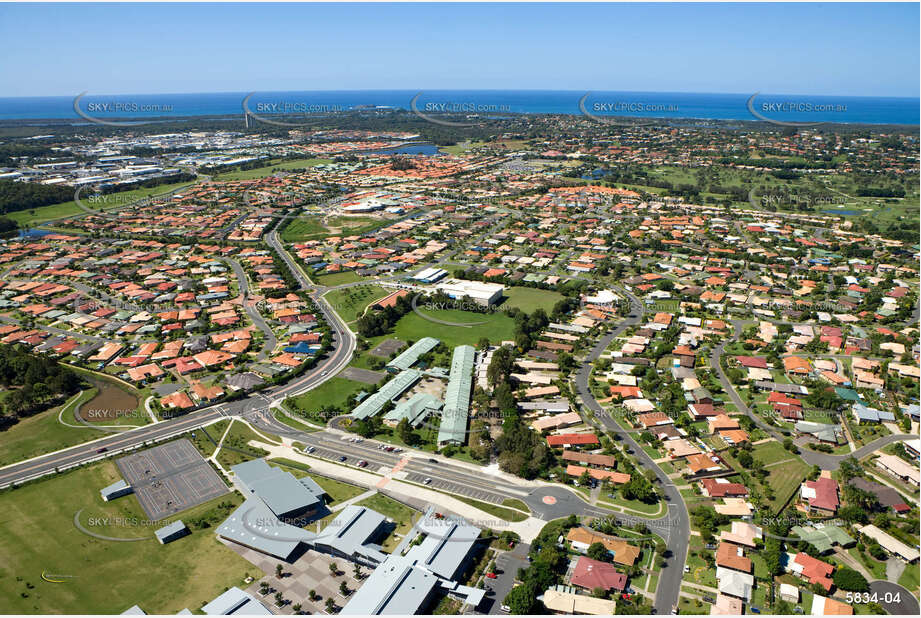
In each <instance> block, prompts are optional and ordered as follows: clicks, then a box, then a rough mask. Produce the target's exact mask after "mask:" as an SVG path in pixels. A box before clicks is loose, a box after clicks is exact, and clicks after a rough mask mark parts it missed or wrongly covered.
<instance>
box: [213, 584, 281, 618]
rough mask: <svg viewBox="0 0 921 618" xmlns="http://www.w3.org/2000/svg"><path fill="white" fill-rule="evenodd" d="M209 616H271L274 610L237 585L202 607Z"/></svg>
mask: <svg viewBox="0 0 921 618" xmlns="http://www.w3.org/2000/svg"><path fill="white" fill-rule="evenodd" d="M201 611H202V612H204V613H205V614H206V615H208V616H271V615H272V612H270V611H269V609H268V608H267V607H266V606H265V605H263V604H262V603H260V602H259V601H257V600H256V598H255V597H253V596H252V595H251V594H249V593H247V592H244V591H243V590H240V589H239V588H237V587H236V586H234V587H233V588H231V589H230V590H228V591H226V592H224V593H223V594H221V595H220V596H218V597H217V598H216V599H214V600H213V601H211V602H210V603H208V604H207V605H205V606H204V607H202V608H201Z"/></svg>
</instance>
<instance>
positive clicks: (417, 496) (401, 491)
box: [249, 440, 547, 543]
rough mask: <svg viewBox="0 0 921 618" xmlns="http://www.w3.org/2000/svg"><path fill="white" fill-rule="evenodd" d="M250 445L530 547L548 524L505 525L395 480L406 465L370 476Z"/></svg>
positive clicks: (448, 497) (535, 521) (458, 502)
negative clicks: (513, 536) (507, 532)
mask: <svg viewBox="0 0 921 618" xmlns="http://www.w3.org/2000/svg"><path fill="white" fill-rule="evenodd" d="M249 444H250V445H251V446H255V447H258V448H261V449H263V450H265V451H268V453H269V454H268V456H267V457H268V458H269V459H271V458H273V457H283V458H285V459H290V460H291V461H297V462H300V463H304V464H307V465H308V466H310V469H311V470H315V471H316V472H317V473H318V474H321V475H323V476H328V477H330V478H333V479H338V480H342V481H345V482H347V483H351V484H353V485H360V486H362V487H368V488H369V489H372V490H373V489H378V490H384V491H386V492H387V493H389V494H393V495H394V496H395V497H397V498H400V499H405V500H408V501H412V502H418V501H420V500H422V501H425V502H429V503H431V504H433V505H436V506H437V507H442V508H443V509H444V510H447V511H450V512H452V513H454V514H456V515H460V516H461V517H463V518H465V519H467V520H468V521H469V522H470V523H471V524H473V525H474V526H477V527H479V528H490V529H491V530H495V531H497V532H503V531H505V530H511V531H512V532H516V533H517V534H518V536H520V537H521V540H522V541H524V542H525V543H530V542H531V541H533V540H534V538H535V537H536V536H537V535H538V533H539V532H540V531H541V528H543V527H544V525H545V524H546V523H547V522H546V521H544V520H542V519H539V518H537V517H533V516H532V517H528V518H527V519H525V520H524V521H518V522H510V521H505V520H504V519H501V518H499V517H498V516H496V515H491V514H489V513H487V512H485V511H481V510H480V509H478V508H476V507H475V506H472V505H470V504H467V503H466V502H463V501H461V500H458V499H457V498H455V497H453V496H451V495H448V494H444V493H441V492H439V491H435V490H433V489H429V488H427V487H424V486H422V485H417V484H415V483H408V482H406V481H401V480H399V479H396V478H393V476H392V474H393V473H394V472H395V471H399V470H400V469H401V468H402V465H401V463H402V462H401V463H398V464H397V465H396V466H394V468H393V469H392V470H390V471H389V472H388V473H387V474H384V475H380V474H375V473H373V472H369V471H367V470H360V469H356V468H352V467H349V466H342V465H339V464H337V463H333V462H330V461H326V460H325V459H320V458H317V457H311V456H309V455H305V454H303V453H301V452H299V451H297V450H295V449H294V448H293V447H291V446H288V445H281V446H279V445H275V444H268V443H265V442H259V441H257V440H251V441H250V442H249Z"/></svg>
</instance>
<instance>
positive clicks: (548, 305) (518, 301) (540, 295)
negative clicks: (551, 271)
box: [502, 287, 563, 314]
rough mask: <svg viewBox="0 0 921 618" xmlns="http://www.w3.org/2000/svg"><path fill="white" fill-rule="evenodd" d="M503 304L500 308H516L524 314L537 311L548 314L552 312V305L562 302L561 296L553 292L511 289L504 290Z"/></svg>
mask: <svg viewBox="0 0 921 618" xmlns="http://www.w3.org/2000/svg"><path fill="white" fill-rule="evenodd" d="M505 296H506V299H505V302H503V303H502V308H503V309H505V308H507V307H518V308H519V309H521V310H522V311H524V312H525V313H533V312H534V311H535V310H537V309H543V310H544V311H546V312H547V313H548V314H549V313H550V312H551V311H552V310H553V305H555V304H556V303H557V302H558V301H560V300H563V295H562V294H560V293H559V292H554V291H553V290H541V289H539V288H526V287H512V288H508V289H507V290H505Z"/></svg>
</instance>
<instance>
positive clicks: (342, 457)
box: [339, 455, 348, 461]
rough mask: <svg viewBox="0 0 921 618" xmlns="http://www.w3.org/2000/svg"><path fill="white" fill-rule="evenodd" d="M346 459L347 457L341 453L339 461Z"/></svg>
mask: <svg viewBox="0 0 921 618" xmlns="http://www.w3.org/2000/svg"><path fill="white" fill-rule="evenodd" d="M346 459H348V457H346V456H345V455H341V456H340V457H339V461H345V460H346Z"/></svg>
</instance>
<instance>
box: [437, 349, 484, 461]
mask: <svg viewBox="0 0 921 618" xmlns="http://www.w3.org/2000/svg"><path fill="white" fill-rule="evenodd" d="M475 359H476V349H474V347H473V346H469V345H460V346H457V347H456V348H454V355H453V356H452V358H451V375H450V378H449V379H448V388H447V390H446V391H445V406H444V412H442V415H441V425H440V426H439V427H438V445H439V446H441V445H443V444H464V443H465V442H466V441H467V417H468V415H469V413H470V392H471V389H472V386H473V364H474V360H475Z"/></svg>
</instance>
